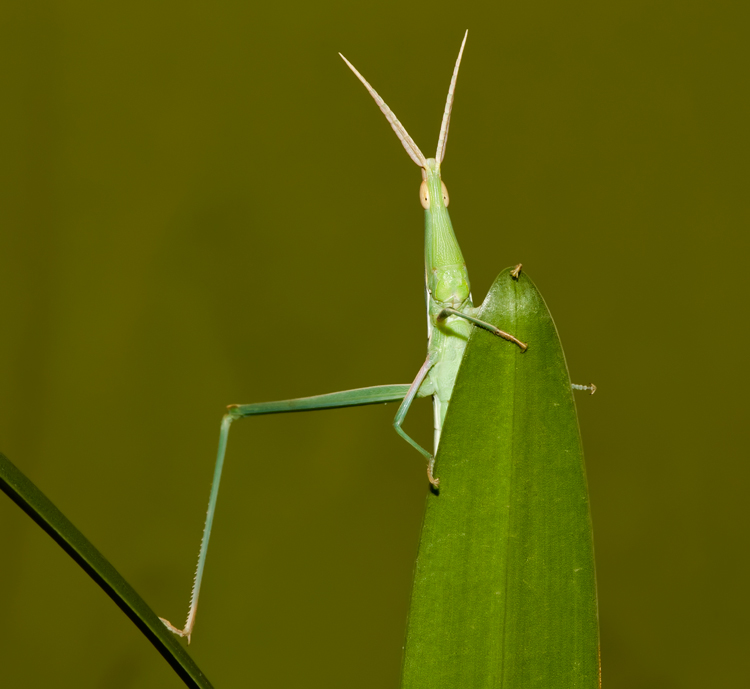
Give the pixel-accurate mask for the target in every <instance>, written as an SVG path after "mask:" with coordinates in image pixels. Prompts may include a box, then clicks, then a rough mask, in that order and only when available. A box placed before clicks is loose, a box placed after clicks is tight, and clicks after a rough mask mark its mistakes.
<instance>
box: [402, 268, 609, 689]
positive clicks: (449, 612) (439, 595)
mask: <svg viewBox="0 0 750 689" xmlns="http://www.w3.org/2000/svg"><path fill="white" fill-rule="evenodd" d="M479 318H481V319H483V320H485V321H489V322H490V323H493V324H495V325H497V326H498V327H500V328H502V329H503V330H506V331H508V332H510V333H512V334H514V335H516V336H517V337H518V338H519V339H521V340H523V341H524V342H527V343H528V345H529V347H528V350H527V351H526V352H522V351H521V350H520V348H518V347H516V346H515V345H512V344H510V343H507V342H503V341H501V340H499V339H497V338H495V337H493V336H492V335H490V334H489V333H488V332H486V331H483V330H480V329H474V332H473V333H472V336H471V339H470V341H469V344H468V347H467V348H466V353H465V355H464V359H463V362H462V364H461V369H460V371H459V374H458V378H457V380H456V386H455V389H454V393H453V398H452V401H451V406H450V408H449V411H448V415H447V418H446V423H445V428H444V433H443V437H442V439H441V443H440V451H439V453H438V457H437V464H436V475H437V476H438V477H439V478H440V480H441V484H440V491H439V493H437V494H436V493H432V494H431V495H429V497H428V500H427V511H426V515H425V521H424V527H423V531H422V539H421V542H420V547H419V557H418V560H417V566H416V573H415V581H414V590H413V594H412V604H411V611H410V615H409V626H408V632H407V641H406V649H405V657H404V669H403V684H402V686H403V687H404V689H427V688H429V689H480V688H481V689H499V688H501V687H502V689H573V688H574V687H575V688H577V689H595V688H596V687H598V686H599V648H598V647H599V639H598V636H599V634H598V621H597V603H596V581H595V574H594V555H593V545H592V537H591V521H590V516H589V504H588V494H587V488H586V477H585V471H584V465H583V452H582V447H581V440H580V434H579V431H578V420H577V416H576V410H575V403H574V401H573V396H572V391H571V388H570V379H569V376H568V370H567V365H566V363H565V357H564V355H563V351H562V347H561V345H560V340H559V338H558V336H557V331H556V329H555V325H554V323H553V321H552V317H551V316H550V314H549V311H548V310H547V307H546V305H545V303H544V300H543V299H542V297H541V295H540V294H539V292H538V291H537V289H536V287H535V286H534V284H533V283H532V282H531V280H530V279H529V278H527V277H526V276H525V274H523V273H522V274H521V276H520V279H519V280H518V281H516V280H514V279H513V278H512V277H511V276H510V271H509V270H505V271H504V272H503V273H501V274H500V276H499V277H498V279H497V280H496V281H495V284H494V285H493V286H492V289H491V290H490V293H489V294H488V296H487V299H486V300H485V302H484V304H483V306H482V312H481V314H480V316H479Z"/></svg>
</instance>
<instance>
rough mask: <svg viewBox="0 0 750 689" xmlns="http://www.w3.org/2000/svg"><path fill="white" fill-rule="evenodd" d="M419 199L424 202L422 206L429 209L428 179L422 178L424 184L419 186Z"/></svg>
mask: <svg viewBox="0 0 750 689" xmlns="http://www.w3.org/2000/svg"><path fill="white" fill-rule="evenodd" d="M419 200H420V201H421V202H422V208H424V209H425V210H427V209H428V208H429V207H430V193H429V191H428V190H427V180H426V179H425V180H422V185H421V186H420V187H419Z"/></svg>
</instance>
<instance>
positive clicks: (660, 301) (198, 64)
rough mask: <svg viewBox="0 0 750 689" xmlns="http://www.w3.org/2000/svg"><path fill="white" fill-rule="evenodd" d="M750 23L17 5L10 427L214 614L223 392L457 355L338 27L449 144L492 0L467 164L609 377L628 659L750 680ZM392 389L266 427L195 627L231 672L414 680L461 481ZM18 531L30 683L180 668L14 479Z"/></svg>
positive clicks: (492, 237) (13, 529)
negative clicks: (409, 650) (35, 513)
mask: <svg viewBox="0 0 750 689" xmlns="http://www.w3.org/2000/svg"><path fill="white" fill-rule="evenodd" d="M748 18H749V17H748V8H747V5H746V4H744V3H739V2H721V1H714V2H708V0H701V1H698V2H690V1H688V2H685V1H682V2H664V1H656V2H653V1H652V2H642V1H635V2H633V1H632V0H629V1H628V2H624V1H623V0H617V1H615V2H610V3H606V4H602V3H596V2H586V1H585V0H572V1H571V2H567V3H559V2H534V3H489V2H487V3H467V4H466V9H460V8H459V7H458V6H457V5H456V4H455V3H447V2H438V3H437V4H435V3H433V4H432V5H430V7H429V8H427V7H425V6H424V5H420V4H417V3H413V4H411V5H409V4H404V3H403V2H390V0H380V1H379V2H369V1H365V2H358V3H345V2H327V3H323V4H308V3H247V2H218V3H211V4H208V3H195V2H190V3H185V2H165V3H158V4H156V5H155V4H153V3H141V2H135V3H128V4H127V6H126V7H125V6H122V7H117V6H116V5H112V4H104V5H102V4H101V3H96V2H86V1H84V2H77V3H63V2H35V1H31V2H29V1H27V2H17V1H16V0H9V1H8V2H5V3H3V5H2V8H0V37H1V39H2V40H0V55H2V65H3V68H2V70H0V88H1V89H2V94H3V97H2V108H0V146H1V149H0V150H2V155H1V156H0V175H2V179H1V180H0V199H1V201H0V207H1V208H2V214H1V218H2V219H1V220H0V276H2V290H1V291H0V328H1V331H2V337H0V390H1V391H2V394H0V451H2V452H4V453H5V454H7V455H8V457H10V459H11V460H12V461H13V462H15V463H16V464H17V465H18V466H19V467H20V468H21V469H22V470H23V471H24V472H25V473H26V474H27V475H28V476H29V477H30V478H31V479H32V480H33V481H35V482H36V483H37V485H39V487H40V488H42V490H44V491H45V492H46V493H47V495H48V496H49V497H50V498H51V499H52V500H53V501H54V502H55V503H56V504H57V505H58V506H59V507H60V508H61V509H62V510H63V512H64V513H65V514H66V515H67V516H68V517H69V518H70V519H71V520H72V521H73V522H74V523H75V524H76V525H77V526H78V527H79V528H80V529H81V530H82V531H83V532H84V533H85V534H86V535H87V536H88V537H89V538H90V539H91V540H92V541H93V543H94V544H95V545H96V546H97V547H98V548H99V549H100V550H101V551H102V552H103V553H104V554H105V555H106V556H107V557H108V558H109V559H110V560H111V561H112V563H113V564H114V565H115V566H116V567H118V568H119V570H120V571H121V572H122V573H123V575H124V576H125V577H126V578H127V579H128V580H129V581H130V582H131V583H132V584H133V585H134V586H135V588H136V589H137V590H138V591H139V592H140V593H141V594H142V595H143V597H144V598H145V599H146V601H147V602H149V603H150V604H151V606H152V607H153V608H154V609H155V610H156V611H157V613H159V614H160V615H163V616H166V617H169V618H171V619H172V620H173V621H175V622H181V621H182V620H183V619H184V615H185V612H186V609H187V603H188V597H189V591H190V583H191V577H192V573H193V568H194V565H195V557H196V555H197V551H198V545H199V540H200V533H201V529H202V525H203V519H204V514H205V505H206V500H207V497H208V488H209V484H210V479H211V473H212V468H213V460H214V454H215V447H216V442H217V438H218V430H219V421H220V418H221V415H222V413H223V409H224V406H225V405H226V404H228V403H245V402H254V401H263V400H267V399H283V398H287V397H296V396H304V395H311V394H316V393H322V392H329V391H334V390H341V389H346V388H351V387H360V386H365V385H374V384H382V383H402V382H410V381H411V380H412V378H413V377H414V375H415V373H416V371H417V369H418V368H419V366H420V365H421V363H422V361H423V357H424V351H425V319H424V314H423V308H424V306H423V294H422V288H423V287H422V286H423V274H422V270H423V268H422V261H423V255H422V252H423V249H422V241H423V237H422V233H423V229H422V223H423V220H422V216H423V212H422V209H421V207H420V205H419V201H418V188H419V183H420V174H419V170H418V169H417V168H416V166H415V165H414V164H413V163H412V162H411V161H410V160H409V159H408V157H407V156H406V154H405V152H404V151H403V149H402V148H401V146H400V144H399V143H398V141H397V139H396V137H395V136H394V134H393V132H392V130H391V129H390V127H389V126H388V125H387V123H386V122H385V120H384V118H383V116H382V115H381V114H380V112H379V111H378V110H377V108H376V106H375V105H374V103H373V102H372V100H371V98H370V97H369V96H368V95H367V93H366V92H365V90H364V89H363V87H362V86H361V84H359V83H358V82H357V81H356V79H355V78H354V76H353V75H352V74H351V73H350V72H349V70H348V69H347V68H346V66H345V65H344V64H343V63H342V62H341V60H340V59H339V57H338V56H337V54H336V53H337V51H341V52H342V53H344V54H345V55H346V56H347V58H349V59H350V60H351V61H352V62H353V63H354V65H355V66H356V67H357V68H358V69H360V70H361V71H362V73H363V74H364V75H365V77H366V78H367V79H369V80H370V81H371V83H372V84H373V85H374V87H375V88H376V89H378V91H379V92H380V94H381V95H382V96H383V97H384V98H385V99H386V101H387V102H388V103H389V105H390V106H391V107H392V108H393V110H394V111H395V112H396V114H397V115H398V117H399V119H400V120H401V121H402V122H403V123H404V125H405V126H406V128H407V129H408V130H409V132H410V134H411V135H412V137H413V138H414V139H415V140H416V142H417V143H418V145H419V146H420V147H421V148H422V149H423V150H424V152H425V154H426V155H432V154H433V153H434V150H435V145H436V143H437V135H438V129H439V125H440V118H441V113H442V110H443V107H444V102H445V96H446V93H447V89H448V83H449V80H450V75H451V70H452V69H453V65H454V62H455V59H456V55H457V53H458V49H459V45H460V42H461V38H462V36H463V33H464V30H465V29H467V28H468V29H469V39H468V42H467V47H466V52H465V54H464V61H463V64H462V69H461V75H460V78H459V81H458V87H457V98H456V104H455V108H454V111H453V118H452V121H451V132H450V134H451V135H450V141H449V146H448V149H447V155H446V158H445V162H444V164H443V179H444V180H445V181H446V183H447V186H448V189H449V190H450V196H451V208H450V210H451V214H452V218H453V223H454V226H455V228H456V232H457V235H458V238H459V241H460V243H461V246H462V249H463V252H464V256H465V257H466V259H467V262H468V266H469V270H470V275H471V277H472V280H473V292H474V297H475V300H476V301H481V299H482V298H483V296H484V294H485V292H486V290H487V289H488V287H489V285H490V284H491V282H492V280H493V279H494V277H495V275H496V274H497V273H498V272H499V271H500V270H501V269H503V268H504V267H506V266H509V265H514V264H516V263H518V262H523V264H524V269H525V270H526V271H527V272H528V274H529V275H530V276H531V277H532V278H533V279H534V281H535V282H536V284H537V286H538V287H539V288H540V290H541V291H542V293H543V294H544V296H545V298H546V300H547V303H548V305H549V307H550V309H551V310H552V313H553V315H554V317H555V320H556V323H557V326H558V329H559V331H560V335H561V337H562V341H563V345H564V347H565V351H566V354H567V358H568V365H569V367H570V371H571V376H572V378H573V379H574V381H576V382H578V383H588V382H591V381H593V382H595V383H596V384H597V385H598V387H599V392H598V393H597V394H596V396H594V397H589V396H586V395H579V396H578V397H577V403H578V408H579V416H580V423H581V429H582V433H583V440H584V446H585V450H586V459H587V470H588V476H589V483H590V490H591V504H592V509H593V518H594V528H595V542H596V554H597V565H598V581H599V596H600V618H601V636H602V658H603V668H604V684H605V686H606V687H607V688H608V689H625V688H627V689H635V688H643V689H651V688H653V689H656V688H657V687H658V689H671V688H677V687H680V688H681V689H689V688H693V687H695V688H701V689H704V688H705V687H722V686H741V685H742V684H744V683H745V682H746V681H747V660H746V656H747V649H748V642H749V641H750V638H749V637H750V631H749V630H750V627H748V624H747V619H748V616H750V597H749V594H748V586H747V583H748V578H749V577H750V553H749V551H748V545H749V543H748V540H749V539H748V526H749V520H748V507H747V497H746V493H747V490H748V479H750V463H749V462H748V461H747V460H748V453H747V446H748V445H747V440H748V438H747V435H748V431H747V427H748V421H747V417H748V413H747V411H748V403H747V396H748V385H749V384H750V380H748V378H749V376H748V366H747V362H746V352H747V338H748V335H749V334H750V332H749V328H748V323H747V315H746V309H747V298H748V292H749V291H750V290H748V278H747V273H748V270H747V265H746V264H747V256H748V249H749V248H750V242H749V241H748V237H747V228H748V220H749V219H750V218H749V216H750V213H749V212H748V194H747V186H748V163H747V161H748V156H749V154H750V150H748V149H749V148H750V147H749V146H748V126H747V125H748V120H749V118H750V112H749V107H748V105H749V103H750V98H749V97H748V86H747V67H748V48H747V25H748V24H747V21H748ZM395 411H396V409H395V407H394V406H387V407H386V406H380V407H369V408H362V409H350V410H341V411H335V412H318V413H310V414H302V415H291V416H283V415H282V416H274V417H265V418H260V419H254V420H249V421H242V422H238V423H237V424H235V426H234V428H233V430H232V435H231V437H230V442H229V453H228V458H227V466H226V472H225V478H224V483H223V485H222V490H221V498H220V500H219V508H218V513H217V518H216V523H215V531H214V537H213V540H212V543H211V552H210V557H209V560H208V566H207V573H206V580H205V587H204V590H203V593H202V596H201V609H200V611H199V614H198V625H197V628H196V631H195V634H194V636H193V644H192V645H191V648H190V652H191V653H192V654H193V656H194V657H195V659H196V660H197V662H198V663H199V665H200V666H201V667H202V668H203V670H204V671H205V672H206V673H207V675H208V676H209V678H210V679H211V680H212V681H213V682H214V684H215V686H216V687H229V686H263V687H267V688H269V689H270V688H272V687H292V686H299V687H327V688H334V687H342V688H344V687H347V688H348V687H359V688H361V689H365V688H369V687H372V688H378V689H383V688H386V687H397V686H398V678H399V672H400V662H401V647H402V642H403V634H404V628H405V617H406V612H407V607H408V600H409V591H410V585H411V574H412V567H413V562H414V557H415V553H416V547H417V542H418V536H419V529H420V523H421V518H422V509H423V504H424V498H425V495H426V492H427V482H426V480H425V472H424V466H423V462H422V460H421V458H420V457H419V456H418V455H417V453H415V452H414V451H413V450H412V449H411V448H409V447H408V446H407V445H406V443H404V442H403V441H401V440H400V439H399V438H398V437H397V435H396V434H395V433H394V432H393V430H392V428H391V420H392V418H393V415H394V414H395ZM430 417H431V415H430V409H429V405H428V404H427V403H422V404H421V406H420V408H418V409H415V411H414V412H413V414H412V415H411V416H410V419H409V423H408V426H409V428H410V429H411V431H410V432H413V433H414V434H415V435H416V436H417V437H418V438H420V439H422V440H423V441H424V442H429V438H430V435H431V434H430ZM0 551H1V552H2V555H1V556H0V558H1V559H0V562H1V564H2V566H0V663H1V664H2V668H3V670H2V672H3V686H7V687H42V686H55V687H69V686H70V687H73V686H75V687H108V688H110V687H111V688H119V687H123V688H124V687H139V688H140V687H144V688H149V687H179V686H181V683H180V682H179V680H178V679H177V677H176V675H174V674H173V673H172V671H171V670H170V669H169V668H168V666H167V665H166V663H165V662H164V661H163V660H162V659H161V657H160V656H159V655H158V654H157V653H156V651H154V649H153V648H152V647H151V646H150V645H149V644H148V642H147V641H146V640H145V638H144V637H143V636H142V635H141V634H140V633H139V632H138V631H137V629H136V628H135V627H134V626H133V625H132V624H131V623H130V622H129V621H128V620H127V619H126V618H125V616H124V615H123V614H122V613H121V612H120V611H119V610H118V609H117V608H116V607H115V605H114V604H113V603H112V602H111V601H110V600H109V599H108V598H107V597H106V596H105V595H104V594H103V593H102V592H101V591H100V589H99V588H98V587H97V586H95V585H94V584H93V583H92V582H91V581H90V580H89V578H88V577H87V576H85V575H84V573H83V572H82V571H81V570H80V569H79V568H78V566H76V565H75V564H74V563H73V561H72V560H70V559H69V558H68V557H67V556H66V555H65V554H64V553H63V552H62V551H61V550H60V548H58V547H57V546H56V545H55V544H54V543H53V542H52V541H51V539H49V538H48V537H47V536H46V535H45V534H44V533H42V531H41V530H40V529H39V528H38V527H37V526H36V525H34V524H33V523H32V522H31V520H29V519H28V517H26V516H25V515H24V514H23V513H22V512H21V511H20V510H19V509H18V508H17V507H16V506H15V505H14V504H12V503H11V502H10V501H9V500H8V499H7V498H5V496H0ZM42 657H43V658H45V659H46V661H45V662H44V663H43V662H41V661H40V659H41V658H42ZM743 658H745V659H744V660H743Z"/></svg>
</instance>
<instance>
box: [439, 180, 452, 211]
mask: <svg viewBox="0 0 750 689" xmlns="http://www.w3.org/2000/svg"><path fill="white" fill-rule="evenodd" d="M440 186H441V188H442V189H443V204H444V205H445V207H446V208H448V203H449V202H450V199H449V198H448V187H446V186H445V182H443V181H442V180H441V181H440Z"/></svg>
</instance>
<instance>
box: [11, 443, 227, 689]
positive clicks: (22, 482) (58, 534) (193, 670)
mask: <svg viewBox="0 0 750 689" xmlns="http://www.w3.org/2000/svg"><path fill="white" fill-rule="evenodd" d="M0 489H2V490H3V492H5V493H6V494H7V495H8V497H10V499H11V500H13V502H15V503H16V504H17V505H18V506H19V507H20V508H21V509H22V510H23V511H24V512H26V514H28V515H29V516H30V517H31V518H32V519H33V520H34V521H35V522H36V523H37V524H38V525H39V526H41V527H42V529H44V530H45V531H46V532H47V533H48V534H49V535H50V536H51V537H52V538H53V539H54V540H55V542H56V543H57V544H58V545H59V546H60V547H61V548H62V549H63V550H64V551H65V552H66V553H68V555H70V557H72V558H73V559H74V560H75V561H76V562H77V563H78V564H79V565H80V566H81V567H82V568H83V569H84V571H85V572H86V573H87V574H88V575H89V576H90V577H91V578H92V579H93V580H94V581H95V582H96V583H97V584H99V586H101V588H102V589H103V590H104V592H105V593H106V594H107V595H108V596H109V597H110V598H111V599H112V600H113V601H114V602H115V603H116V604H117V605H118V607H119V608H120V609H121V610H122V611H123V612H124V613H125V614H126V615H127V616H128V617H129V618H130V620H131V621H132V622H133V623H134V624H135V626H136V627H138V629H140V630H141V632H143V634H144V636H145V637H146V638H147V639H148V640H149V641H150V642H151V643H152V644H153V645H154V647H155V648H156V650H157V651H159V653H161V655H162V656H163V657H164V659H165V660H166V661H167V662H168V663H169V664H170V665H171V666H172V669H173V670H174V671H175V672H176V673H177V674H178V675H179V676H180V678H181V679H182V680H183V682H185V684H186V685H187V686H188V687H193V688H194V689H210V688H211V686H212V685H211V683H210V682H209V681H208V679H207V678H206V676H205V675H204V674H203V672H202V671H201V670H200V668H199V667H198V666H197V665H196V664H195V662H194V661H193V659H192V658H191V657H190V656H189V655H188V653H187V651H186V650H185V649H184V648H183V647H182V646H181V645H180V643H179V642H178V641H177V639H176V637H174V635H173V634H172V633H171V632H170V631H169V630H167V628H166V627H165V626H164V624H163V623H162V622H161V620H159V618H158V617H157V616H156V614H155V613H154V612H153V610H151V608H149V606H148V605H147V604H146V603H145V601H144V600H143V599H142V598H141V597H140V596H139V595H138V594H137V593H136V592H135V590H134V589H133V587H132V586H130V584H128V582H127V581H125V579H124V578H123V577H122V575H121V574H120V573H119V572H118V571H117V570H116V569H115V568H114V567H113V566H112V565H111V564H110V563H109V561H108V560H107V559H106V558H105V557H104V556H103V555H102V554H101V553H100V552H99V551H98V550H97V549H96V548H95V547H94V546H93V545H92V544H91V543H90V542H89V540H88V539H87V538H86V537H85V536H84V535H83V534H82V533H81V532H80V531H79V530H78V529H77V528H76V527H75V526H73V524H72V523H71V522H70V521H69V520H68V518H67V517H65V515H64V514H63V513H62V512H60V510H58V509H57V507H55V505H53V504H52V502H51V501H50V500H49V499H48V498H47V496H46V495H44V493H42V491H40V490H39V489H38V488H37V487H36V486H35V485H34V484H33V483H32V482H31V481H30V480H29V479H28V478H27V477H26V476H25V475H24V474H23V473H22V472H21V471H20V470H19V469H18V468H17V467H16V466H15V465H14V464H13V463H12V462H11V461H10V460H9V459H8V458H7V457H5V455H3V454H0Z"/></svg>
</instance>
